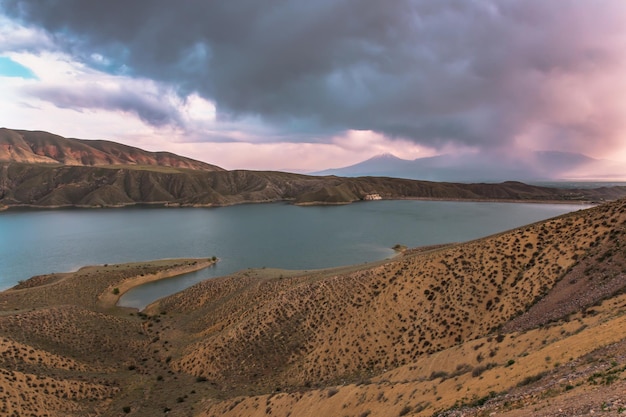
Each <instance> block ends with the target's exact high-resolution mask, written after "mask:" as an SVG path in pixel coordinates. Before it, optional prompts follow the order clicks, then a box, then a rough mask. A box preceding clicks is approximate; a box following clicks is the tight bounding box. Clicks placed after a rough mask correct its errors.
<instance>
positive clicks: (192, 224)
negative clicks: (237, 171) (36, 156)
mask: <svg viewBox="0 0 626 417" xmlns="http://www.w3.org/2000/svg"><path fill="white" fill-rule="evenodd" d="M585 207H586V206H581V205H570V204H521V203H478V202H447V201H373V202H367V203H356V204H350V205H345V206H308V207H298V206H293V205H289V204H284V203H272V204H253V205H240V206H231V207H220V208H124V209H97V210H78V209H73V210H51V211H8V212H4V213H0V289H6V288H9V287H12V286H13V285H15V284H16V283H17V282H18V281H19V280H23V279H27V278H29V277H31V276H33V275H39V274H45V273H50V272H67V271H74V270H76V269H78V268H79V267H81V266H84V265H92V264H105V263H111V264H112V263H123V262H135V261H144V260H152V259H158V258H179V257H210V256H217V257H218V258H220V262H219V263H218V264H217V265H216V266H214V267H211V268H209V269H206V270H203V271H199V272H196V273H193V274H188V275H186V276H182V277H177V278H172V279H168V280H164V281H161V282H156V283H151V284H147V285H144V286H141V287H139V288H136V289H134V290H132V291H130V292H128V293H127V294H125V295H124V296H123V297H122V299H121V300H120V304H122V305H125V306H132V307H138V308H142V307H144V306H145V305H147V304H148V303H150V302H152V301H154V300H156V299H158V298H160V297H163V296H165V295H168V294H172V293H174V292H177V291H180V290H182V289H184V288H186V287H188V286H190V285H192V284H194V283H196V282H199V281H201V280H204V279H206V278H210V277H215V276H220V275H226V274H230V273H232V272H235V271H237V270H241V269H246V268H256V267H273V268H284V269H318V268H327V267H333V266H341V265H349V264H357V263H363V262H369V261H374V260H379V259H384V258H387V257H390V256H393V255H394V251H393V250H392V249H391V247H392V246H393V245H395V244H397V243H400V244H403V245H406V246H409V247H415V246H423V245H432V244H438V243H447V242H462V241H467V240H471V239H474V238H478V237H482V236H487V235H489V234H493V233H497V232H500V231H504V230H507V229H511V228H514V227H517V226H521V225H524V224H528V223H532V222H535V221H539V220H543V219H547V218H550V217H554V216H557V215H560V214H563V213H567V212H570V211H575V210H580V209H582V208H585Z"/></svg>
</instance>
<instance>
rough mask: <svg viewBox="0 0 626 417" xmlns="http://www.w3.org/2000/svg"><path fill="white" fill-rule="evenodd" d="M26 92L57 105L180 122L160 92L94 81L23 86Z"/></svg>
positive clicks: (152, 122) (154, 123) (166, 122)
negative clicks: (121, 112) (76, 84)
mask: <svg viewBox="0 0 626 417" xmlns="http://www.w3.org/2000/svg"><path fill="white" fill-rule="evenodd" d="M23 90H24V92H26V94H28V95H30V96H33V97H37V98H39V99H41V100H45V101H49V102H51V103H53V104H54V105H55V106H57V107H60V108H68V109H73V110H78V111H80V110H83V109H92V110H93V109H101V110H110V111H123V112H127V113H131V114H134V115H136V116H137V117H139V118H140V119H141V120H143V121H144V122H145V123H147V124H149V125H152V126H157V127H160V126H166V125H173V126H181V125H182V123H181V119H180V117H179V114H178V111H177V109H176V107H175V106H172V105H169V104H168V101H167V100H163V97H162V96H156V95H151V94H137V93H136V92H134V91H131V90H128V89H124V88H115V89H108V88H103V87H100V86H98V85H96V84H84V85H81V86H71V87H68V86H63V87H50V86H45V87H40V86H37V85H33V86H29V87H24V88H23Z"/></svg>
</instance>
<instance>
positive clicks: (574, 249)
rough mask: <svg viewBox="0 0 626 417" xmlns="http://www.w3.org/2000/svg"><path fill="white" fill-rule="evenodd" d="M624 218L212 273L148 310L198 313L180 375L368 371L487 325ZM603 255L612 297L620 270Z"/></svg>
mask: <svg viewBox="0 0 626 417" xmlns="http://www.w3.org/2000/svg"><path fill="white" fill-rule="evenodd" d="M624 222H626V212H625V209H624V202H621V203H620V204H616V205H612V206H603V207H602V208H598V209H593V210H589V211H587V212H584V213H580V214H579V213H576V214H573V215H569V216H563V217H560V218H557V219H554V220H550V221H548V222H543V223H539V224H535V225H531V226H528V227H525V228H521V229H516V230H514V231H511V232H507V233H503V234H500V235H498V236H495V237H490V238H486V239H482V240H478V241H474V242H470V243H467V244H463V245H457V246H452V247H447V248H444V249H440V250H433V251H431V252H427V253H418V254H416V255H410V254H408V255H406V256H403V257H400V258H398V259H396V260H394V261H391V262H388V263H386V264H384V265H381V266H377V267H375V268H371V269H365V270H360V271H356V272H352V273H348V274H341V275H337V276H327V275H326V274H321V275H319V276H317V275H306V276H303V277H293V278H284V279H267V280H264V279H261V280H259V279H255V278H253V277H251V276H245V274H244V276H236V277H229V278H223V279H217V280H210V281H206V282H204V283H202V284H200V285H198V286H196V287H194V288H192V289H190V290H188V291H186V292H183V293H181V294H177V295H175V296H172V297H169V298H167V299H165V300H163V301H161V304H160V305H159V306H158V308H159V309H163V310H166V311H179V310H180V311H184V312H185V313H186V314H193V315H194V316H195V317H196V319H194V320H192V321H191V323H192V326H191V327H189V325H186V324H185V323H186V322H187V316H185V317H184V318H183V322H182V323H180V325H179V326H177V327H180V328H183V329H186V330H187V331H188V332H189V333H192V334H193V333H195V334H197V335H198V341H197V342H195V343H193V344H192V345H190V346H189V348H188V349H187V350H186V351H185V352H184V353H183V355H182V356H181V357H180V358H178V359H177V360H175V361H174V366H175V367H178V368H179V369H180V370H183V371H185V372H189V373H192V374H194V375H202V376H206V377H208V378H210V379H212V380H216V381H219V382H220V383H223V384H236V383H237V382H240V383H242V384H247V383H249V382H251V381H252V382H255V383H258V384H260V385H262V386H267V387H269V386H271V385H272V384H277V383H278V381H283V383H286V384H288V385H300V386H308V385H310V384H314V383H330V382H332V381H341V380H345V379H348V380H350V379H354V378H357V377H358V378H366V377H370V376H371V375H374V374H378V373H380V372H382V371H383V370H385V369H389V368H394V367H397V366H401V365H404V364H407V363H409V362H411V361H415V360H417V359H418V358H420V357H422V356H423V355H425V354H429V353H433V352H436V351H439V350H442V349H446V348H449V347H451V346H453V345H455V344H458V343H462V342H463V341H466V340H472V339H475V338H477V337H480V336H483V335H485V334H488V333H491V332H494V331H496V330H497V329H498V328H499V327H500V326H502V325H504V324H505V323H506V322H507V321H508V320H510V319H511V318H513V317H515V316H518V315H520V314H522V313H523V312H524V311H526V309H527V308H528V307H530V306H531V305H533V304H534V303H535V302H536V301H537V300H539V299H540V298H541V297H543V296H544V295H546V294H547V293H548V292H549V290H550V289H551V288H553V287H554V286H555V285H556V284H557V282H559V281H561V280H562V279H563V278H564V277H567V276H569V275H568V274H569V273H570V272H571V269H572V268H573V267H574V266H575V265H576V264H577V263H578V262H580V259H581V258H582V257H585V258H586V257H588V256H597V253H598V251H599V250H603V251H604V247H605V246H606V245H609V247H611V246H612V243H611V242H612V241H613V240H615V241H618V240H619V239H622V238H623V234H624V230H623V225H624V224H625V223H624ZM616 225H619V227H618V228H616V227H615V226H616ZM599 248H602V249H599ZM608 250H609V249H607V251H608ZM611 251H612V253H613V254H614V256H617V257H618V258H619V259H620V261H619V262H620V263H619V267H618V268H617V269H616V270H617V271H618V272H617V274H618V276H619V277H620V278H619V285H612V286H610V288H611V293H612V292H614V291H616V290H617V289H619V288H621V287H622V286H623V285H624V279H623V275H621V272H622V271H621V269H620V268H622V267H623V266H624V265H623V263H622V260H621V259H622V258H623V253H617V251H616V250H614V249H612V250H611ZM615 262H617V261H615ZM606 295H609V294H607V293H605V292H599V295H598V296H596V297H592V298H590V299H588V300H586V303H582V304H591V303H593V302H595V301H597V300H598V299H600V298H602V297H604V296H606ZM189 303H195V304H194V305H193V306H192V307H190V306H189ZM577 307H578V308H577V310H579V309H580V308H582V307H584V305H579V306H577ZM555 318H556V317H555ZM244 363H245V366H242V364H244Z"/></svg>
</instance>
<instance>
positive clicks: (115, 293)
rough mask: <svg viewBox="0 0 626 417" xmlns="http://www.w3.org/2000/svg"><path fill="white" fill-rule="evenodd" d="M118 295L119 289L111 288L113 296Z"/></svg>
mask: <svg viewBox="0 0 626 417" xmlns="http://www.w3.org/2000/svg"><path fill="white" fill-rule="evenodd" d="M119 293H120V289H119V288H117V287H115V288H113V295H118V294H119Z"/></svg>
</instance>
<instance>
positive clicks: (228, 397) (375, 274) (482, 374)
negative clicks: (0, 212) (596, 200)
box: [0, 200, 626, 417]
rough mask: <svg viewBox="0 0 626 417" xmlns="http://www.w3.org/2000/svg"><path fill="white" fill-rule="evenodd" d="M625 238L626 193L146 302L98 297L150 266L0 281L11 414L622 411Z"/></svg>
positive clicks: (4, 379)
mask: <svg viewBox="0 0 626 417" xmlns="http://www.w3.org/2000/svg"><path fill="white" fill-rule="evenodd" d="M625 245H626V200H620V201H616V202H613V203H607V204H603V205H601V206H597V207H594V208H592V209H589V210H584V211H579V212H575V213H571V214H568V215H564V216H560V217H558V218H554V219H550V220H548V221H545V222H540V223H536V224H532V225H528V226H525V227H521V228H518V229H515V230H511V231H508V232H504V233H501V234H498V235H494V236H490V237H486V238H483V239H479V240H476V241H472V242H468V243H465V244H452V245H442V246H438V247H431V248H420V249H412V250H408V251H406V252H404V253H403V254H402V255H399V256H397V257H396V258H393V259H391V260H386V261H380V262H375V263H373V264H368V265H360V266H354V267H344V268H339V269H333V270H324V271H300V272H294V271H279V270H271V269H261V270H246V271H242V272H240V273H238V274H235V275H233V276H230V277H223V278H217V279H212V280H207V281H204V282H202V283H200V284H197V285H195V286H193V287H191V288H189V289H187V290H185V291H183V292H181V293H177V294H174V295H172V296H170V297H167V298H165V299H162V300H160V301H158V302H156V303H154V304H153V305H151V306H149V307H148V309H147V310H146V311H145V313H140V314H137V313H134V312H130V311H129V310H126V309H120V308H113V307H111V304H110V302H107V303H105V304H102V302H103V300H105V301H106V297H105V296H107V295H109V294H112V293H113V292H114V291H115V288H125V287H123V284H124V282H127V280H129V279H135V278H133V277H136V276H137V274H139V275H140V274H141V273H142V269H141V268H143V267H148V268H150V266H147V265H141V266H138V267H135V266H128V265H127V266H108V267H107V268H105V269H101V270H91V269H85V270H81V271H82V272H81V271H79V272H78V273H76V274H78V275H70V276H62V277H59V276H56V275H54V276H44V277H38V278H35V279H33V280H31V281H26V282H25V283H23V284H21V285H20V286H19V287H18V288H15V289H12V290H9V291H6V292H4V293H2V294H0V301H1V303H0V307H1V309H2V311H1V312H0V342H1V343H0V386H1V387H2V388H3V391H2V395H0V412H4V413H5V414H7V415H11V413H14V414H13V415H17V413H19V414H20V415H22V414H25V413H27V412H28V413H29V414H32V415H35V416H43V415H51V416H61V415H63V416H65V415H75V416H78V415H89V414H91V415H105V416H118V415H126V414H128V415H132V416H153V415H157V414H162V413H165V412H167V413H168V414H169V415H176V416H222V415H226V416H263V415H272V416H285V417H286V416H292V417H293V416H312V415H332V416H335V415H338V416H354V417H363V416H368V415H371V416H389V415H398V416H401V415H423V416H432V415H442V416H460V415H489V414H490V413H492V412H497V413H498V414H500V413H503V412H506V413H509V414H508V415H511V416H513V415H576V414H583V415H584V414H585V413H590V412H591V410H601V409H602V407H604V411H605V412H606V414H605V415H618V413H619V412H621V410H623V407H626V404H623V403H622V402H620V401H621V400H622V399H623V396H620V395H621V394H620V393H623V390H624V388H626V381H625V380H624V378H625V377H626V373H625V370H626V295H624V288H625V287H626V275H625V274H626V246H625ZM119 268H121V269H122V270H124V271H127V272H125V273H123V274H119V273H118V272H116V271H117V270H118V269H119ZM137 268H140V269H137ZM87 273H89V274H90V275H87ZM79 275H80V277H79ZM83 285H84V286H86V287H87V288H88V289H87V290H85V289H83V288H82V286H83ZM48 286H49V287H48ZM55 286H58V289H59V290H58V291H57V290H55V288H57V287H55ZM66 293H71V294H70V295H67V296H66ZM46 294H48V296H47V297H46V296H45V295H46ZM72 294H73V295H72ZM75 297H76V298H75ZM31 398H32V399H34V400H31ZM2 407H4V408H2ZM555 407H556V408H555ZM620 407H622V408H620ZM559 409H561V410H566V411H565V414H563V412H562V411H558V410H559ZM559 413H561V414H559ZM611 413H612V414H611Z"/></svg>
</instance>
